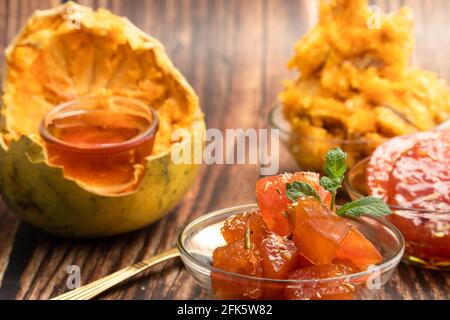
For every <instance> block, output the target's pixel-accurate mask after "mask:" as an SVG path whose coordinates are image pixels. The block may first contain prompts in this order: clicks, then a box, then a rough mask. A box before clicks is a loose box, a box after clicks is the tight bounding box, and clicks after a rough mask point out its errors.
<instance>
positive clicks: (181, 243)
mask: <svg viewBox="0 0 450 320" xmlns="http://www.w3.org/2000/svg"><path fill="white" fill-rule="evenodd" d="M253 210H258V207H257V205H256V204H249V205H243V206H238V207H233V208H227V209H223V210H219V211H215V212H213V213H210V214H207V215H205V216H202V217H200V218H198V219H196V220H195V221H193V222H191V223H189V224H188V225H187V226H185V227H184V228H183V229H182V230H181V232H180V234H179V237H178V242H177V246H178V249H179V251H180V256H181V259H182V261H183V263H184V265H185V266H186V269H187V270H188V271H189V273H190V274H191V275H192V276H193V277H194V278H195V280H196V281H197V283H198V284H199V285H200V286H201V287H202V288H203V289H205V290H206V292H207V293H208V297H209V298H216V299H224V298H225V299H284V298H285V295H284V293H285V292H286V290H289V291H290V292H291V293H292V292H294V293H295V295H294V296H295V298H296V299H373V298H376V295H377V293H378V292H379V291H380V289H381V288H382V287H383V286H384V285H385V284H386V283H387V282H388V281H389V279H390V278H391V276H392V273H393V272H394V270H395V269H396V267H397V265H398V263H399V261H400V260H401V257H402V255H403V252H404V240H403V237H402V235H401V233H400V232H399V231H398V230H397V228H395V227H394V226H393V225H392V224H390V223H389V222H388V221H386V220H385V219H379V218H372V217H363V218H359V219H352V220H349V221H350V223H352V225H354V226H355V227H356V228H357V229H358V230H359V231H360V232H362V233H363V234H364V235H365V236H366V237H367V238H368V239H369V240H371V241H372V243H374V245H375V246H376V247H377V249H378V250H379V251H380V252H381V254H382V256H383V262H382V263H381V264H379V265H377V266H373V267H371V268H369V269H368V270H367V271H364V272H358V273H354V274H351V275H345V276H339V277H334V278H328V279H319V280H318V279H311V280H301V281H298V280H273V279H266V278H256V277H251V276H245V275H241V274H236V273H231V272H227V271H223V270H220V269H217V268H214V267H212V266H211V262H212V254H213V251H214V249H216V248H217V247H219V246H223V245H225V240H224V239H223V237H222V234H221V232H220V230H221V228H222V226H223V224H224V222H225V220H226V219H227V218H229V217H231V216H233V215H236V214H240V213H243V212H250V211H253ZM212 279H213V280H212ZM218 281H220V287H221V289H223V288H224V287H225V288H226V292H227V295H226V296H224V295H219V294H216V292H217V291H216V289H217V283H218ZM243 289H245V294H242V292H243ZM221 292H225V291H223V290H222V291H221Z"/></svg>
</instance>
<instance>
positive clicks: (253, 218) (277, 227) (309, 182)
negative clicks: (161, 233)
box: [178, 157, 404, 300]
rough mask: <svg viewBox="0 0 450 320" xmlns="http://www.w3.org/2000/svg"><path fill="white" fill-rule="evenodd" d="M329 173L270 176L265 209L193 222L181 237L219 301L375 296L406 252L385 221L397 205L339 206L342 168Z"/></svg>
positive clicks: (193, 269) (193, 266) (262, 188)
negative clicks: (384, 216)
mask: <svg viewBox="0 0 450 320" xmlns="http://www.w3.org/2000/svg"><path fill="white" fill-rule="evenodd" d="M331 158H333V157H331ZM333 159H336V158H333ZM328 162H329V163H332V162H333V161H328ZM344 172H345V170H344ZM328 174H329V175H328V176H327V178H322V179H320V177H319V174H317V173H311V172H297V173H292V174H288V173H286V174H282V175H278V176H272V177H266V178H262V179H260V180H258V181H257V183H256V197H257V202H258V203H257V204H251V205H244V206H239V207H233V208H228V209H223V210H219V211H216V212H213V213H210V214H207V215H205V216H202V217H201V218H199V219H197V220H195V221H193V222H192V223H190V224H189V225H187V226H186V227H185V228H184V229H183V230H182V231H181V233H180V235H179V238H178V248H179V251H180V255H181V258H182V260H183V263H184V264H185V266H186V268H187V270H188V271H189V272H190V273H191V274H192V275H193V276H194V278H195V279H196V280H197V282H198V284H199V285H200V286H201V287H202V288H204V289H205V290H206V291H207V292H208V293H209V294H210V296H211V297H212V298H217V299H253V300H259V299H288V300H291V299H292V300H300V299H301V300H351V299H373V298H375V297H376V296H377V294H378V293H379V292H380V289H382V288H383V286H384V285H385V284H386V283H387V282H388V281H389V279H390V278H391V276H392V274H393V272H394V270H395V269H396V267H397V265H398V263H399V261H400V259H401V257H402V255H403V252H404V241H403V237H402V235H401V233H400V232H399V231H398V229H397V228H395V227H394V226H393V225H392V224H390V223H389V222H388V221H387V220H386V219H383V218H382V216H383V215H384V214H388V211H389V208H388V207H387V206H386V205H385V204H384V203H383V202H382V201H381V200H380V199H376V198H365V200H358V201H356V202H353V203H348V204H346V205H344V206H342V207H339V208H337V207H335V206H334V197H335V194H336V188H337V185H339V181H342V179H341V174H342V170H341V169H340V168H339V166H335V167H333V168H331V169H330V170H329V172H328ZM327 179H329V180H330V181H331V182H330V181H328V182H330V183H326V181H325V180H327ZM321 180H324V181H323V183H322V182H320V181H321ZM332 181H335V182H337V184H333V183H332ZM322 184H323V185H324V186H322Z"/></svg>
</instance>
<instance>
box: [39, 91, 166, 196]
mask: <svg viewBox="0 0 450 320" xmlns="http://www.w3.org/2000/svg"><path fill="white" fill-rule="evenodd" d="M116 99H119V100H116V102H114V103H109V102H108V103H104V102H101V103H99V104H98V105H96V103H93V102H92V101H89V102H87V103H86V102H74V103H72V104H71V105H69V106H64V105H63V106H61V107H58V108H57V109H56V111H52V112H50V113H49V114H48V115H47V116H46V119H45V120H44V121H43V124H42V126H41V136H42V137H43V139H44V140H45V141H46V148H47V155H48V160H49V162H50V163H51V164H52V165H55V166H60V167H63V169H64V175H65V176H66V177H67V178H70V179H73V180H76V181H77V182H79V183H81V184H82V185H83V186H84V187H85V188H87V189H89V190H93V191H95V192H97V193H100V194H105V195H115V194H121V193H126V192H130V191H133V190H134V189H136V187H137V185H138V184H139V182H140V181H141V179H142V177H143V175H144V173H145V158H146V157H148V156H149V155H151V153H152V149H153V142H154V136H155V133H156V130H157V124H156V126H155V123H154V122H155V121H156V122H157V119H156V117H155V114H154V113H152V112H151V109H150V108H149V107H147V106H145V105H141V104H139V103H137V102H135V101H134V100H131V101H128V100H126V103H123V102H124V100H122V99H125V98H116ZM117 101H120V102H121V103H117ZM136 105H137V106H138V107H136Z"/></svg>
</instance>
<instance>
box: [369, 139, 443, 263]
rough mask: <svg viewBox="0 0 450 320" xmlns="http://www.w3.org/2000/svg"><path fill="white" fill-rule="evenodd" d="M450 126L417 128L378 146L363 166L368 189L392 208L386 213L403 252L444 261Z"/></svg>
mask: <svg viewBox="0 0 450 320" xmlns="http://www.w3.org/2000/svg"><path fill="white" fill-rule="evenodd" d="M449 168H450V131H431V132H420V133H416V134H412V135H406V136H401V137H397V138H394V139H391V140H390V141H388V142H386V143H385V144H383V145H381V146H380V147H378V149H377V150H376V151H375V152H374V154H373V155H372V157H371V159H370V161H369V164H368V167H367V187H368V193H369V194H370V195H374V196H379V197H382V198H383V199H384V200H385V201H386V202H387V203H389V204H390V205H392V206H393V208H394V209H395V208H398V209H396V210H395V211H394V213H395V214H394V215H391V216H390V217H389V218H390V219H391V221H392V222H393V223H394V224H396V226H397V227H398V228H399V229H400V231H401V232H402V233H403V235H404V236H405V239H406V241H407V256H408V258H409V259H410V260H411V261H413V262H418V263H420V264H422V265H425V266H426V267H430V268H441V267H444V268H446V267H450V170H449Z"/></svg>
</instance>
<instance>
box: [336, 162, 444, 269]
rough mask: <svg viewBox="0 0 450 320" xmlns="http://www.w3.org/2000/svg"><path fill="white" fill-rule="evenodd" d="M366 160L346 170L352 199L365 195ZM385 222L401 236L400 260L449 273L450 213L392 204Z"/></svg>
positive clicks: (346, 186) (347, 187)
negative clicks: (402, 254) (403, 239)
mask: <svg viewBox="0 0 450 320" xmlns="http://www.w3.org/2000/svg"><path fill="white" fill-rule="evenodd" d="M368 162H369V158H366V159H364V160H362V161H360V162H359V163H357V164H356V165H355V166H353V168H352V169H351V170H350V171H349V173H348V175H347V177H346V180H345V183H344V184H345V188H346V190H347V192H348V194H349V195H350V198H351V199H352V200H356V199H359V198H361V197H365V196H367V187H366V168H367V164H368ZM390 207H391V210H392V214H391V215H390V216H388V217H387V219H388V220H389V221H390V222H392V223H393V224H394V225H395V226H396V227H397V228H398V229H399V230H400V231H401V233H402V234H403V236H404V238H405V242H406V250H405V255H404V257H403V260H404V261H405V262H408V263H411V264H414V265H418V266H421V267H423V268H427V269H437V270H450V212H442V211H428V210H420V209H414V208H403V207H399V206H393V205H391V206H390Z"/></svg>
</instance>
